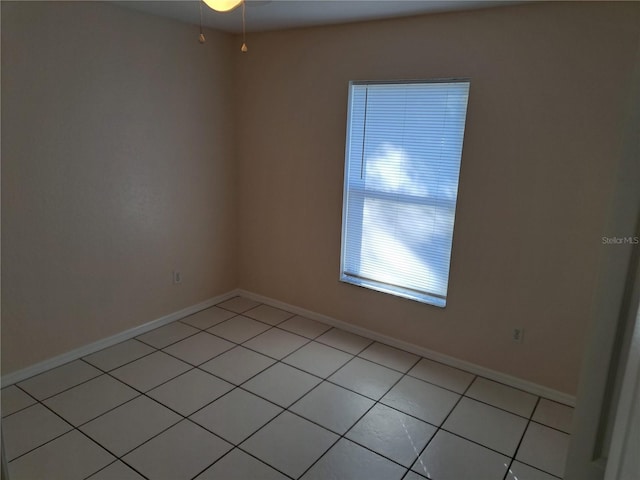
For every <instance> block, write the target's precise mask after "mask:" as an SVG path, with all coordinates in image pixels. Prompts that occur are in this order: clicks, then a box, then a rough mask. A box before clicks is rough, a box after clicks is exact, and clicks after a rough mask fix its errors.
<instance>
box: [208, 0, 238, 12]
mask: <svg viewBox="0 0 640 480" xmlns="http://www.w3.org/2000/svg"><path fill="white" fill-rule="evenodd" d="M203 1H204V3H206V4H207V6H208V7H209V8H211V9H213V10H215V11H216V12H228V11H230V10H233V9H234V8H236V7H237V6H238V5H240V4H241V3H242V0H203Z"/></svg>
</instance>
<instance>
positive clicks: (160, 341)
mask: <svg viewBox="0 0 640 480" xmlns="http://www.w3.org/2000/svg"><path fill="white" fill-rule="evenodd" d="M198 331H199V330H198V329H197V328H193V327H192V326H190V325H185V324H184V323H180V322H173V323H169V324H168V325H165V326H164V327H160V328H156V329H155V330H151V331H150V332H147V333H144V334H142V335H139V336H137V337H136V339H137V340H140V341H141V342H144V343H146V344H147V345H151V346H152V347H156V348H164V347H166V346H169V345H171V344H172V343H175V342H177V341H179V340H182V339H183V338H186V337H188V336H190V335H193V334H195V333H198Z"/></svg>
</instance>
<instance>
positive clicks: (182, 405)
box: [147, 368, 233, 417]
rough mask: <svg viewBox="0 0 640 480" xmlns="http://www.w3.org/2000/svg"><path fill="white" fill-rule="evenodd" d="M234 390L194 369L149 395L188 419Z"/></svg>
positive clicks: (231, 386) (221, 381)
mask: <svg viewBox="0 0 640 480" xmlns="http://www.w3.org/2000/svg"><path fill="white" fill-rule="evenodd" d="M232 388H233V385H231V384H230V383H227V382H225V381H224V380H220V379H219V378H216V377H214V376H213V375H210V374H208V373H206V372H203V371H202V370H198V369H197V368H194V369H193V370H189V371H188V372H187V373H183V374H182V375H180V376H179V377H176V378H174V379H173V380H169V381H168V382H167V383H163V384H162V385H160V386H159V387H156V388H154V389H153V390H151V391H150V392H148V393H147V395H149V396H150V397H151V398H154V399H156V400H157V401H159V402H160V403H162V404H163V405H165V406H167V407H169V408H171V409H172V410H175V411H176V412H178V413H179V414H181V415H184V416H185V417H186V416H189V415H191V414H192V413H193V412H195V411H196V410H198V409H200V408H202V407H204V406H205V405H207V404H208V403H210V402H213V401H214V400H215V399H217V398H219V397H221V396H222V395H224V394H225V393H227V392H228V391H229V390H231V389H232Z"/></svg>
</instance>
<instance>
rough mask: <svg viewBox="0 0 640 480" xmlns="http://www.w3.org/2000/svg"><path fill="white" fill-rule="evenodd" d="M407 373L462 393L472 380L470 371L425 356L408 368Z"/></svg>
mask: <svg viewBox="0 0 640 480" xmlns="http://www.w3.org/2000/svg"><path fill="white" fill-rule="evenodd" d="M409 375H411V376H412V377H416V378H419V379H420V380H424V381H425V382H429V383H433V384H434V385H438V386H439V387H443V388H446V389H448V390H453V391H454V392H457V393H463V392H464V391H465V390H466V389H467V387H468V386H469V384H470V383H471V381H472V380H473V374H471V373H468V372H465V371H462V370H458V369H457V368H453V367H450V366H448V365H444V364H443V363H439V362H434V361H433V360H428V359H426V358H423V359H422V360H420V361H419V362H418V363H417V364H416V366H415V367H413V368H412V369H411V370H409Z"/></svg>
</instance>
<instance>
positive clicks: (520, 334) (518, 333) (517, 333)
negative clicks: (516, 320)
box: [511, 327, 524, 343]
mask: <svg viewBox="0 0 640 480" xmlns="http://www.w3.org/2000/svg"><path fill="white" fill-rule="evenodd" d="M511 339H512V340H513V341H514V342H515V343H523V342H524V328H522V327H515V328H514V329H513V331H512V332H511Z"/></svg>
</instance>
